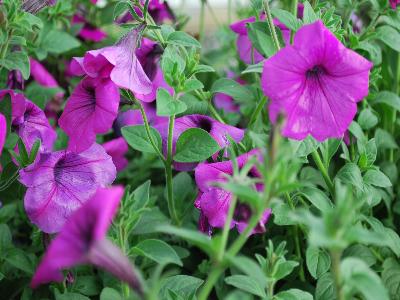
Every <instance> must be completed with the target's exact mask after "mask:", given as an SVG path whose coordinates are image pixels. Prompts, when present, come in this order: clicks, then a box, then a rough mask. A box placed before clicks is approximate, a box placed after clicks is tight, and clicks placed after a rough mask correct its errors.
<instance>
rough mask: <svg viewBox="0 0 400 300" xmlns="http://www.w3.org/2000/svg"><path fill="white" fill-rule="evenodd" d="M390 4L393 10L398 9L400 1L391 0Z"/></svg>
mask: <svg viewBox="0 0 400 300" xmlns="http://www.w3.org/2000/svg"><path fill="white" fill-rule="evenodd" d="M389 2H390V6H391V7H392V8H393V9H396V7H397V6H398V5H400V0H389Z"/></svg>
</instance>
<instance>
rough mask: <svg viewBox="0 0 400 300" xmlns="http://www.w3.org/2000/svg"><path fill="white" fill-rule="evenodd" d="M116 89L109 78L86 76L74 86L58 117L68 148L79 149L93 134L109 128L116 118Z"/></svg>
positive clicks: (83, 147)
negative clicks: (67, 140)
mask: <svg viewBox="0 0 400 300" xmlns="http://www.w3.org/2000/svg"><path fill="white" fill-rule="evenodd" d="M119 100H120V96H119V91H118V88H117V86H116V85H115V84H114V83H113V82H112V81H111V80H109V79H93V78H89V77H86V78H84V79H83V80H82V81H81V82H80V83H79V84H78V86H77V87H76V88H75V90H74V92H73V93H72V95H71V97H70V98H69V100H68V102H67V105H66V106H65V109H64V112H63V114H62V115H61V117H60V119H59V124H60V127H61V128H62V129H63V130H64V131H65V132H66V133H67V134H68V136H69V144H68V149H69V150H71V151H75V152H82V151H85V150H86V149H88V148H89V147H90V146H91V145H92V144H93V143H94V142H95V141H96V134H100V133H106V132H107V131H108V130H110V129H111V127H112V124H113V122H114V120H115V118H116V117H117V114H118V107H119Z"/></svg>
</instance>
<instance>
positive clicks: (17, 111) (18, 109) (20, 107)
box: [0, 90, 26, 122]
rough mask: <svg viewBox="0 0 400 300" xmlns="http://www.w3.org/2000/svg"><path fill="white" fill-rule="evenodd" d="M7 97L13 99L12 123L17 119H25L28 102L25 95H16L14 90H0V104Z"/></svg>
mask: <svg viewBox="0 0 400 300" xmlns="http://www.w3.org/2000/svg"><path fill="white" fill-rule="evenodd" d="M6 95H8V96H10V98H11V110H12V111H11V115H12V120H11V122H14V120H15V119H17V118H21V117H23V115H24V112H25V101H26V100H25V97H24V95H22V94H18V93H15V92H14V91H13V90H0V103H1V101H2V100H3V99H4V97H5V96H6Z"/></svg>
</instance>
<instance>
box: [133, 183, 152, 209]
mask: <svg viewBox="0 0 400 300" xmlns="http://www.w3.org/2000/svg"><path fill="white" fill-rule="evenodd" d="M150 185H151V181H150V180H147V181H146V182H145V183H143V184H142V185H140V186H138V187H137V188H136V189H135V190H134V192H133V196H134V204H133V206H132V209H133V210H135V211H138V210H140V209H142V208H144V207H145V206H146V205H147V203H148V202H149V199H150Z"/></svg>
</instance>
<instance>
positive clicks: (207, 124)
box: [198, 118, 212, 132]
mask: <svg viewBox="0 0 400 300" xmlns="http://www.w3.org/2000/svg"><path fill="white" fill-rule="evenodd" d="M198 126H199V128H201V129H203V130H205V131H207V132H210V131H211V128H212V124H211V121H210V120H208V119H205V118H204V119H200V120H199V125H198Z"/></svg>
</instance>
